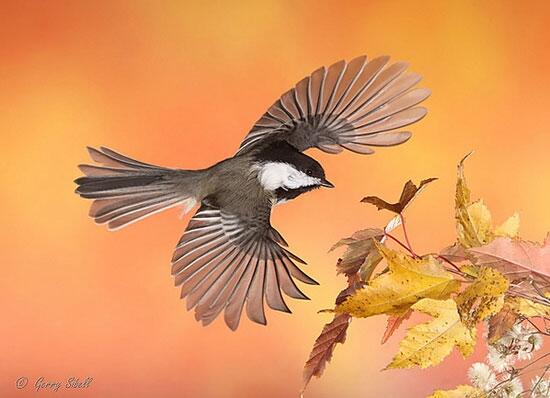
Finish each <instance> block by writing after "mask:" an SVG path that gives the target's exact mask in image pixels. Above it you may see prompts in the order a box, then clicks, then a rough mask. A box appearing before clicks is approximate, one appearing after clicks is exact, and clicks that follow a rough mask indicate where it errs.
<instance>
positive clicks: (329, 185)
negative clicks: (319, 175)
mask: <svg viewBox="0 0 550 398" xmlns="http://www.w3.org/2000/svg"><path fill="white" fill-rule="evenodd" d="M321 186H322V187H325V188H334V184H333V183H331V182H330V181H328V180H327V179H326V178H323V179H322V180H321Z"/></svg>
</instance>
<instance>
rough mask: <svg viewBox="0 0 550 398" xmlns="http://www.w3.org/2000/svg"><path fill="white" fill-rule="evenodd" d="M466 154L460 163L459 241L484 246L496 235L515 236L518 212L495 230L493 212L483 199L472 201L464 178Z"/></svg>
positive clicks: (464, 243) (457, 191)
mask: <svg viewBox="0 0 550 398" xmlns="http://www.w3.org/2000/svg"><path fill="white" fill-rule="evenodd" d="M468 156H469V154H468V155H466V156H465V157H464V158H463V159H462V160H461V161H460V163H459V164H458V171H457V182H456V196H455V208H456V209H455V218H456V221H457V226H456V228H457V234H458V241H459V243H460V244H461V245H462V246H464V247H466V248H471V247H479V246H484V245H486V244H487V243H489V242H491V241H492V240H493V239H494V237H495V236H507V237H511V238H512V237H515V236H517V234H518V230H519V215H518V214H517V213H516V214H514V215H513V216H511V217H510V218H508V220H506V221H505V222H504V223H503V224H502V225H501V226H499V227H497V228H496V229H495V230H493V224H492V217H491V212H490V211H489V209H488V208H487V206H485V203H483V200H482V199H479V200H477V201H475V202H471V198H470V190H469V188H468V186H467V184H466V179H465V178H464V161H465V160H466V159H467V158H468Z"/></svg>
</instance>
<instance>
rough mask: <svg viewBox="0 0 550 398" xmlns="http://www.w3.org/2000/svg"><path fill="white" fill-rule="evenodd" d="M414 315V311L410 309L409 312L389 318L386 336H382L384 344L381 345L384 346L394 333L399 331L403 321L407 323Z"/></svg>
mask: <svg viewBox="0 0 550 398" xmlns="http://www.w3.org/2000/svg"><path fill="white" fill-rule="evenodd" d="M411 315H412V311H411V310H410V309H409V310H407V312H405V313H404V314H401V315H393V316H390V317H388V322H387V324H386V331H385V332H384V335H383V336H382V342H381V344H384V343H385V342H386V341H388V339H389V338H390V337H391V336H392V335H393V333H394V332H395V331H396V330H397V329H399V326H401V324H402V323H403V321H406V320H407V319H409V318H410V316H411Z"/></svg>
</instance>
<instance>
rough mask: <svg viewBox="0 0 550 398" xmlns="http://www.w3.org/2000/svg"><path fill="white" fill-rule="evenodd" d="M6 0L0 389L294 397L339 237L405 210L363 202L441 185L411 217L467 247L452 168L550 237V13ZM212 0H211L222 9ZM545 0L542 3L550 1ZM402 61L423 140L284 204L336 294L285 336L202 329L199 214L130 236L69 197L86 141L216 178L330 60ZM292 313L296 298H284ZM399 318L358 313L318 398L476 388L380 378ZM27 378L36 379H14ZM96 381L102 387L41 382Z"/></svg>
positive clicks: (525, 7) (285, 326) (247, 327)
mask: <svg viewBox="0 0 550 398" xmlns="http://www.w3.org/2000/svg"><path fill="white" fill-rule="evenodd" d="M202 3H203V2H197V3H194V4H191V3H189V4H187V2H185V3H184V2H163V5H158V4H157V2H101V3H97V2H82V1H80V2H75V1H66V2H60V1H51V2H39V1H36V2H13V3H10V2H3V4H2V10H1V16H0V37H2V40H1V44H0V59H1V62H0V87H1V88H0V109H1V111H0V115H1V117H0V131H1V136H2V152H1V154H2V156H1V157H0V159H1V167H0V176H1V181H2V194H1V196H0V202H1V209H2V216H1V218H2V220H3V223H2V224H3V228H2V231H1V232H0V234H1V236H0V238H1V241H2V251H1V254H0V256H1V257H0V260H1V263H2V275H1V277H0V305H1V308H2V321H1V322H0V353H1V358H0V396H1V397H19V396H21V397H26V396H35V395H36V396H38V395H40V396H56V397H62V396H74V397H100V398H104V397H119V396H130V395H131V396H134V397H152V396H161V397H245V396H262V397H290V396H296V395H297V391H298V390H299V387H300V382H301V371H302V366H303V363H304V361H305V359H306V358H307V356H308V353H309V350H310V349H311V346H312V343H313V341H314V339H315V338H316V336H317V335H318V333H319V331H320V330H321V327H322V325H323V324H324V323H325V322H326V321H327V320H328V319H329V317H328V316H327V315H322V314H317V310H319V309H322V308H327V307H330V306H331V305H332V303H333V300H334V297H335V295H336V294H337V293H338V292H339V290H340V289H341V288H342V287H343V286H344V279H343V278H342V277H337V276H336V275H335V267H334V264H335V261H336V259H337V256H338V254H337V253H331V254H326V251H327V249H328V248H329V247H330V246H331V244H332V243H334V242H335V241H336V240H337V239H338V238H340V237H343V236H347V235H349V234H350V233H352V232H353V231H355V230H357V229H359V228H362V227H367V226H380V225H382V224H383V223H384V222H385V221H387V219H388V215H387V214H384V213H380V212H377V211H376V210H375V209H374V208H372V207H367V206H366V205H362V204H360V203H359V200H360V199H361V198H362V197H363V196H364V195H366V194H377V195H380V196H382V197H385V198H388V199H392V198H396V197H397V196H398V194H399V192H400V189H401V186H402V184H403V183H404V182H405V181H406V180H407V179H409V178H412V179H413V180H415V181H418V180H420V179H422V178H426V177H432V176H437V177H439V178H440V180H439V181H438V182H436V183H433V184H432V186H430V187H429V188H428V189H427V190H426V191H425V192H424V193H423V194H422V197H421V198H420V199H418V200H417V201H416V203H415V204H414V205H413V206H411V208H410V209H409V210H408V222H409V228H410V235H411V237H412V241H413V245H414V246H415V249H417V251H418V252H428V251H433V250H437V249H439V248H441V247H443V246H444V245H446V244H448V243H450V242H452V241H453V239H454V221H453V193H454V180H455V165H456V163H457V161H458V160H459V159H460V158H461V157H462V156H463V155H464V154H465V153H467V152H469V151H470V150H471V149H474V150H475V151H476V152H475V156H473V157H472V158H471V159H470V160H469V161H468V164H467V174H468V177H469V182H470V185H471V187H472V189H473V191H474V194H475V195H476V196H481V197H484V198H485V199H486V202H487V203H488V205H489V207H490V208H491V209H492V211H493V215H494V217H495V219H496V221H501V220H503V219H504V218H505V217H506V216H508V215H509V214H511V213H512V212H513V211H514V210H518V211H519V212H520V214H521V217H522V231H523V232H522V235H523V236H524V237H526V238H528V239H534V240H541V239H542V238H543V237H544V235H545V233H546V231H547V230H549V229H550V208H549V206H548V198H549V194H550V167H549V166H550V159H549V156H548V150H549V148H550V111H549V109H550V94H549V90H548V88H549V87H550V72H549V71H550V53H549V48H550V29H549V28H548V26H549V24H550V9H549V7H548V2H522V3H521V4H520V3H518V2H512V1H506V2H465V1H449V2H442V1H434V2H419V1H411V2H396V1H379V2H355V3H353V2H346V3H345V4H340V2H324V1H323V2H320V1H311V2H299V3H298V2H290V1H288V2H281V1H278V2H267V1H262V2H253V1H251V2H246V3H244V2H239V3H237V2H235V3H221V2H208V3H209V5H206V4H202ZM205 3H206V2H205ZM545 3H546V4H545ZM364 53H366V54H368V55H370V56H377V55H382V54H389V55H391V56H392V57H393V59H394V60H396V59H399V60H407V61H410V63H411V65H412V66H411V69H412V70H414V71H417V72H419V73H421V74H422V75H423V76H424V80H423V83H422V85H423V86H426V87H430V88H431V89H432V91H433V94H432V97H431V98H430V99H429V100H428V101H427V106H428V108H429V114H428V116H427V118H425V119H424V120H423V121H421V122H420V123H418V124H417V125H415V126H414V127H413V128H412V131H413V133H414V136H413V139H412V140H411V141H409V142H408V143H407V144H405V145H403V146H400V147H396V148H391V149H381V150H379V151H377V154H376V155H374V156H370V157H368V156H360V155H356V154H352V153H345V154H342V155H339V156H331V155H327V154H323V153H319V152H318V151H313V152H311V154H312V155H313V156H315V157H316V158H317V159H318V160H320V161H321V163H322V164H323V165H324V166H325V169H326V171H327V176H328V178H329V179H330V180H331V181H332V182H334V183H335V184H336V187H337V189H334V190H324V191H316V192H314V193H311V194H308V195H305V196H304V197H301V198H300V199H299V200H296V201H294V202H293V203H290V204H286V205H284V206H281V207H278V208H277V210H276V211H275V213H274V217H273V224H274V225H275V226H276V227H277V229H278V230H279V231H281V233H282V234H283V235H284V236H285V238H286V239H287V240H288V241H289V242H290V243H291V248H292V249H293V251H294V252H296V253H297V254H298V255H300V256H301V257H303V258H304V259H306V260H307V261H308V263H309V264H310V265H309V266H308V267H307V268H306V271H307V272H308V273H309V274H310V275H312V276H313V277H314V278H315V279H317V280H318V281H319V282H320V283H321V286H318V287H305V291H306V293H307V294H308V295H309V296H310V297H311V298H312V300H311V301H309V302H297V301H291V302H290V305H291V307H292V309H293V311H294V314H293V315H292V316H289V315H286V314H281V313H275V312H272V311H270V312H269V314H268V322H269V325H268V327H261V326H259V325H256V324H252V323H250V322H248V321H247V320H244V321H243V322H242V323H241V327H240V329H239V330H238V332H236V333H233V332H231V331H230V330H229V329H227V328H226V327H225V325H224V324H223V321H222V320H217V321H216V322H215V323H214V324H213V325H212V326H210V327H207V328H203V327H201V326H200V325H199V324H198V323H196V322H195V321H194V318H193V314H192V313H188V312H186V310H185V308H184V303H183V302H182V301H180V300H179V291H178V290H177V289H175V288H174V287H173V281H172V278H171V276H170V271H169V261H170V258H171V252H172V250H173V247H174V245H175V243H176V242H177V240H178V238H179V235H180V234H181V232H182V231H183V229H184V227H185V225H186V222H187V220H188V217H189V216H186V217H184V219H183V220H181V219H179V218H178V215H179V214H180V211H179V210H176V209H172V210H170V211H168V212H165V213H163V214H159V215H157V216H155V217H153V218H150V219H147V220H144V221H142V222H140V223H138V224H135V225H132V226H131V227H129V228H127V229H124V230H122V231H119V232H116V233H110V232H108V231H106V229H105V228H103V227H98V226H96V225H94V223H93V222H92V221H91V220H90V219H89V218H88V217H87V212H88V206H89V203H88V202H86V201H84V200H82V199H80V198H78V197H77V196H76V195H74V194H73V190H74V184H73V183H72V180H73V179H74V178H76V177H77V176H78V175H79V172H78V170H77V169H76V165H77V164H78V163H82V162H86V161H88V157H87V154H86V151H85V149H84V147H85V146H86V145H95V146H97V145H106V146H109V147H112V148H114V149H117V150H120V151H122V152H123V153H125V154H128V155H130V156H132V157H136V158H138V159H140V160H144V161H146V162H151V163H157V164H161V165H166V166H174V167H182V168H199V167H204V166H207V165H210V164H212V163H213V162H216V161H218V160H220V159H222V158H225V157H228V156H231V155H232V154H233V153H234V152H235V150H236V148H237V147H238V144H239V142H240V140H241V138H242V137H243V136H244V135H245V133H246V132H247V130H248V129H249V128H250V126H251V125H252V124H253V123H254V122H255V121H256V120H257V119H258V117H259V116H260V115H261V114H262V113H263V112H264V111H265V110H266V108H267V107H268V106H269V105H270V104H271V103H272V102H273V101H274V100H275V99H276V98H277V97H278V96H279V95H280V94H281V93H282V92H284V91H286V90H287V89H288V88H289V87H291V86H292V85H293V84H294V83H296V82H297V81H298V80H299V79H300V78H302V77H303V76H305V75H306V74H308V73H310V72H311V71H312V70H314V69H316V68H317V67H318V66H320V65H323V64H325V65H327V64H330V63H332V62H335V61H337V60H339V59H341V58H345V59H350V58H352V57H355V56H357V55H360V54H364ZM289 301H290V300H289ZM384 321H385V320H384V319H383V318H382V317H380V318H374V319H367V320H362V319H361V320H356V321H354V322H353V324H352V327H351V330H350V333H349V336H348V341H347V342H346V344H345V345H343V346H339V347H338V348H337V350H336V353H335V356H334V359H333V361H332V363H331V364H330V365H329V366H328V368H327V371H326V373H325V375H324V376H323V378H322V379H320V380H313V382H312V383H311V385H310V388H309V390H308V392H307V394H306V396H311V397H333V396H340V397H359V396H361V397H375V396H376V397H401V396H407V397H424V396H426V395H428V394H429V393H430V392H431V391H433V390H434V389H435V388H441V387H451V386H454V385H456V384H457V383H459V382H464V381H465V372H466V369H467V367H468V366H469V363H471V362H472V361H473V360H475V359H476V358H480V357H481V356H482V355H483V351H484V348H483V345H482V344H478V353H477V354H476V355H475V356H474V357H473V358H469V359H468V360H467V361H463V360H461V359H460V357H459V356H458V355H457V354H456V353H453V355H452V356H451V357H449V358H448V359H447V360H446V361H445V362H444V363H443V364H442V365H441V366H439V367H436V368H431V369H428V370H424V371H419V370H400V371H384V372H381V371H380V369H382V368H383V367H384V366H385V365H386V364H387V363H388V362H389V361H390V359H391V357H392V355H393V354H394V353H395V352H396V349H397V344H398V341H399V339H400V337H401V336H403V331H400V332H398V333H397V334H396V336H394V337H393V338H392V339H391V340H390V341H389V342H388V343H387V344H386V345H384V346H380V343H379V340H380V337H381V335H382V333H383V329H384ZM20 376H26V377H28V378H29V385H28V386H27V387H26V388H25V389H23V390H16V389H15V380H16V379H17V378H18V377H20ZM40 376H44V377H45V378H46V380H50V381H51V380H65V379H66V378H68V377H70V376H76V377H80V378H85V377H88V376H89V377H93V378H94V381H93V383H92V386H91V387H90V388H89V389H88V390H83V391H72V390H61V391H59V392H57V393H52V392H45V391H41V392H40V393H38V394H37V393H33V387H32V385H31V384H32V383H34V381H35V380H36V379H37V378H38V377H40Z"/></svg>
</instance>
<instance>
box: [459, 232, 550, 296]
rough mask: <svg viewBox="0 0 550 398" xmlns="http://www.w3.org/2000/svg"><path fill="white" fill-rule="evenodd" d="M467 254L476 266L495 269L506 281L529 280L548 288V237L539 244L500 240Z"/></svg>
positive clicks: (549, 249)
mask: <svg viewBox="0 0 550 398" xmlns="http://www.w3.org/2000/svg"><path fill="white" fill-rule="evenodd" d="M469 251H470V253H473V254H474V256H475V257H476V260H477V264H480V265H488V266H491V267H493V268H495V269H497V270H499V271H500V272H501V273H502V274H503V275H504V276H506V277H507V278H508V279H509V280H510V281H517V280H521V279H525V280H531V281H534V282H536V283H538V284H540V287H541V288H543V289H545V290H547V289H550V235H549V236H548V237H547V238H546V240H545V242H544V244H542V245H540V244H538V243H533V242H529V241H525V240H521V239H510V238H504V237H500V238H496V239H495V240H494V241H492V242H491V243H489V244H487V245H485V246H483V247H476V248H472V249H470V250H469Z"/></svg>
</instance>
